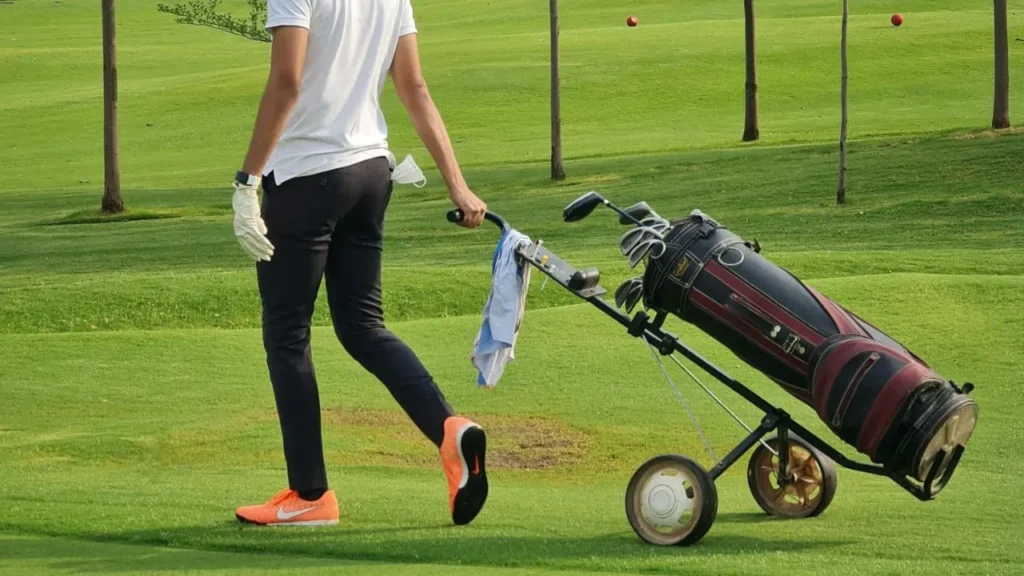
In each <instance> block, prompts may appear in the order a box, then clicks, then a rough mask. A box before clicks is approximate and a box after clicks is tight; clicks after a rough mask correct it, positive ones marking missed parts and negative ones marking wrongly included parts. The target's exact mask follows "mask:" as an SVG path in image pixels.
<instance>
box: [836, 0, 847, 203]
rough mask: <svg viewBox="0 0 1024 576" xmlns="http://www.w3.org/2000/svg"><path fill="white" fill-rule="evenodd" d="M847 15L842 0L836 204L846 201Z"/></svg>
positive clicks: (844, 1) (845, 3)
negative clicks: (840, 113)
mask: <svg viewBox="0 0 1024 576" xmlns="http://www.w3.org/2000/svg"><path fill="white" fill-rule="evenodd" d="M849 15H850V3H849V0H843V29H842V30H843V31H842V37H841V38H840V48H839V59H840V62H841V65H842V79H841V80H840V86H839V99H840V105H839V106H840V108H841V110H842V120H841V121H840V124H839V189H838V190H836V204H844V203H845V202H846V119H847V115H846V84H847V70H848V69H847V65H846V22H847V20H848V19H849Z"/></svg>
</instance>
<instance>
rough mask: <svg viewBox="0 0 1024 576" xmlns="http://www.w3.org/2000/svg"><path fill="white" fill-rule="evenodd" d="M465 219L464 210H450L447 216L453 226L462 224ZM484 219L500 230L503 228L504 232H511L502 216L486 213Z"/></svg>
mask: <svg viewBox="0 0 1024 576" xmlns="http://www.w3.org/2000/svg"><path fill="white" fill-rule="evenodd" d="M464 217H465V215H464V214H463V213H462V210H459V209H458V208H455V209H452V210H449V211H448V214H447V216H446V218H448V221H449V222H451V223H452V224H458V223H459V222H462V219H463V218H464ZM484 219H485V220H490V221H491V222H494V224H495V225H497V226H498V228H501V231H502V232H508V230H509V225H508V222H507V221H506V220H505V219H504V218H502V217H501V216H498V215H497V214H495V213H494V212H486V213H485V214H484Z"/></svg>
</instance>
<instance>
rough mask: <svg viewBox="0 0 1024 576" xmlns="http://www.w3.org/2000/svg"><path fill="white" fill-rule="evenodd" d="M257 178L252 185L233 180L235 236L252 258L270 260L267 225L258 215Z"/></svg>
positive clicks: (271, 245) (272, 246)
mask: <svg viewBox="0 0 1024 576" xmlns="http://www.w3.org/2000/svg"><path fill="white" fill-rule="evenodd" d="M259 186H260V185H259V180H257V181H256V184H255V185H253V186H248V185H246V184H242V183H240V182H235V195H234V197H233V198H232V199H231V205H232V206H233V207H234V209H235V236H236V237H237V238H238V243H239V244H241V245H242V250H245V253H246V254H248V255H249V257H250V258H252V259H253V260H257V261H258V260H263V261H267V262H269V261H270V257H271V256H273V255H274V245H273V244H271V243H270V240H267V237H266V236H265V234H266V233H267V225H266V224H264V222H263V218H262V217H261V216H260V200H259V196H258V195H257V193H256V191H257V190H258V189H259Z"/></svg>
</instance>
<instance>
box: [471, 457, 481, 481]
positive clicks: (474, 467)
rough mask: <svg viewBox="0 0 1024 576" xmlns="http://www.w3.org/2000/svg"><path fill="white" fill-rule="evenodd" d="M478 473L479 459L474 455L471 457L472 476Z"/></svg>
mask: <svg viewBox="0 0 1024 576" xmlns="http://www.w3.org/2000/svg"><path fill="white" fill-rule="evenodd" d="M479 473H480V457H479V456H477V455H476V454H474V455H473V476H476V475H477V474H479Z"/></svg>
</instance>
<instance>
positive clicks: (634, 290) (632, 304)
mask: <svg viewBox="0 0 1024 576" xmlns="http://www.w3.org/2000/svg"><path fill="white" fill-rule="evenodd" d="M643 293H644V284H643V281H640V282H637V283H636V284H633V285H632V286H631V287H630V289H629V294H628V295H627V296H626V313H627V314H632V313H633V308H636V305H637V302H639V301H640V296H642V295H643Z"/></svg>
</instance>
